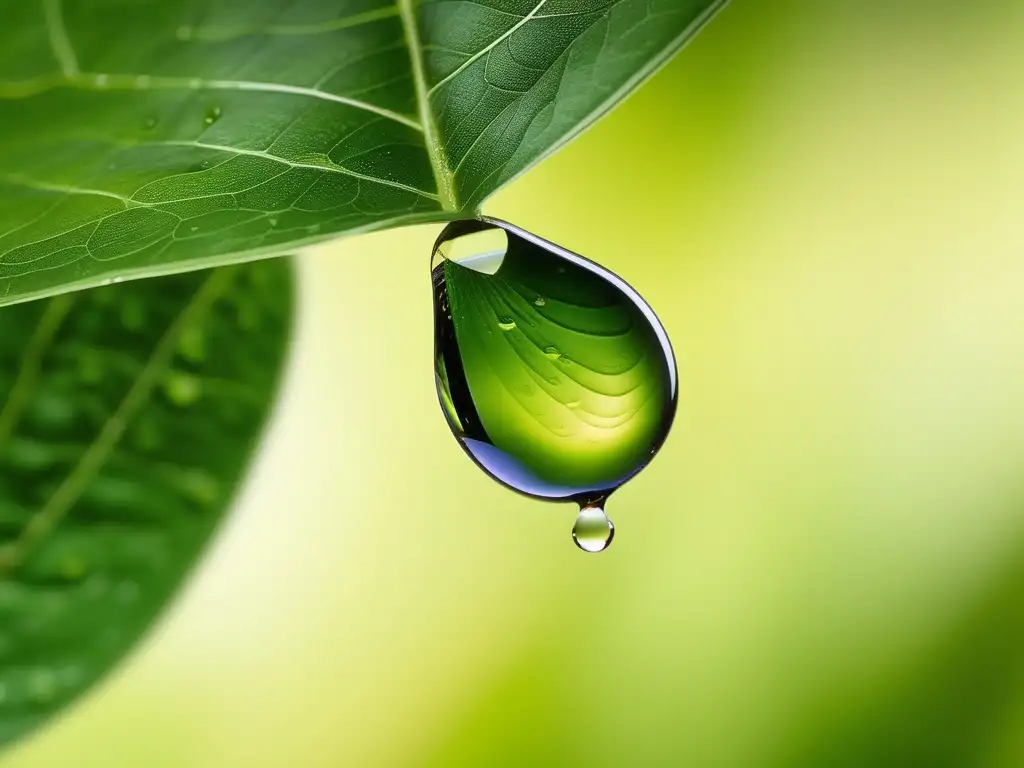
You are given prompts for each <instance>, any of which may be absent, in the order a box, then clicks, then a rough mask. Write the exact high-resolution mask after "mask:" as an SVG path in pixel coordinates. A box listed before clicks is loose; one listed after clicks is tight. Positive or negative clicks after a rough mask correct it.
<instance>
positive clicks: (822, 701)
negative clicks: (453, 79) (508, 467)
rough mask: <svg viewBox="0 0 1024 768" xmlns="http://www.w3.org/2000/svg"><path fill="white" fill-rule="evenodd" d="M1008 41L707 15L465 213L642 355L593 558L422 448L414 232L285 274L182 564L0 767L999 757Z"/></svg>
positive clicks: (1013, 501) (565, 532) (1015, 64)
mask: <svg viewBox="0 0 1024 768" xmlns="http://www.w3.org/2000/svg"><path fill="white" fill-rule="evenodd" d="M1022 39H1024V5H1022V4H1021V3H1019V2H1005V3H996V2H977V3H952V2H949V3H946V2H929V3H924V2H916V3H915V2H907V3H893V2H887V3H882V2H851V3H796V2H790V1H788V0H787V1H785V2H777V1H776V0H772V1H771V2H768V1H767V0H763V1H762V2H755V1H753V0H751V1H749V2H736V3H733V4H732V6H730V7H729V8H728V9H726V10H725V11H724V12H723V13H722V14H721V16H720V17H719V18H718V19H717V20H716V21H715V22H714V23H713V24H712V25H711V26H710V27H708V28H707V30H706V31H705V32H704V33H703V34H702V35H701V36H700V37H699V38H698V39H697V40H696V41H695V42H694V43H693V44H692V45H691V46H690V47H688V48H687V49H686V50H685V51H684V52H683V54H682V55H680V56H679V57H678V58H676V59H675V60H674V61H673V62H672V64H671V65H669V66H668V67H667V68H666V69H664V70H663V71H662V72H661V73H660V74H658V75H657V76H656V77H655V78H654V79H653V80H652V81H651V82H650V83H649V84H648V85H646V86H645V87H644V88H643V89H642V90H641V91H639V92H638V93H637V94H636V95H635V96H634V97H633V98H631V99H630V100H629V101H628V102H627V103H626V104H625V105H623V107H622V108H621V109H619V110H618V111H616V112H615V113H613V114H612V115H611V116H609V117H608V118H607V119H606V120H604V121H603V122H601V123H600V124H599V125H597V126H596V127H595V128H593V129H592V130H590V131H589V132H588V133H586V134H585V135H584V136H583V137H582V138H580V139H579V140H578V141H576V142H575V143H573V144H572V145H570V146H569V147H567V148H566V149H565V150H564V151H563V152H562V153H560V154H559V155H557V156H555V157H553V158H551V159H550V160H548V161H547V162H545V163H544V164H543V165H541V166H540V167H538V168H536V169H534V170H533V171H531V172H530V173H528V174H527V175H525V176H523V177H522V178H521V179H520V180H518V181H517V182H515V183H514V184H513V185H511V186H510V187H508V188H507V189H506V190H505V191H503V192H502V193H500V194H499V195H498V196H496V197H495V198H493V199H492V200H491V201H490V202H489V203H488V204H487V206H486V209H485V210H486V211H487V212H488V213H490V214H492V215H496V216H500V217H503V218H507V219H510V220H512V221H514V222H516V223H518V224H519V225H521V226H524V227H526V228H528V229H532V230H533V231H536V232H537V233H539V234H541V235H542V236H545V237H547V238H549V239H551V240H554V241H556V242H559V243H560V244H563V245H565V246H567V247H569V248H571V249H573V250H577V251H579V252H581V253H583V254H584V255H586V256H589V257H590V258H593V259H596V260H597V261H599V262H601V263H603V264H605V265H607V266H608V267H610V268H612V269H613V270H615V271H617V272H619V273H620V274H622V275H623V276H624V277H626V279H628V280H629V281H630V282H631V283H632V284H633V285H634V286H636V287H637V288H638V290H640V291H641V293H643V294H644V295H645V296H646V297H647V298H648V300H649V301H650V302H651V304H652V305H653V306H654V307H655V308H656V310H657V311H658V312H659V314H660V316H661V318H662V319H663V321H664V322H665V325H666V326H667V328H668V330H669V333H670V335H671V337H672V339H673V341H674V344H675V348H676V352H677V355H678V357H679V362H680V373H681V383H682V392H681V399H680V409H679V417H678V419H677V423H676V427H675V430H674V432H673V434H672V436H671V438H670V440H669V442H668V443H667V445H666V446H665V448H664V450H663V451H662V453H661V454H660V455H659V457H658V458H657V459H656V460H655V462H654V463H653V464H652V465H651V466H650V467H649V468H648V469H647V470H646V471H645V472H644V473H642V474H641V475H640V476H639V477H638V478H637V479H636V480H635V481H633V482H632V483H630V484H629V485H628V486H626V487H625V488H624V489H622V490H621V491H620V492H618V493H617V494H616V495H615V497H614V499H613V500H612V503H611V504H610V506H609V512H610V514H611V516H612V517H613V518H614V519H615V521H616V524H617V528H618V535H617V537H616V541H615V544H614V545H613V546H612V548H611V549H610V550H609V551H608V552H606V553H604V554H602V555H599V556H591V555H585V554H583V553H581V552H579V551H577V550H576V548H575V547H574V546H573V544H572V541H571V538H570V535H569V532H570V529H571V526H572V522H573V511H572V509H571V508H569V507H568V506H557V505H545V504H540V503H537V502H533V501H530V500H528V499H525V498H520V497H517V496H515V495H514V494H511V493H509V492H507V491H505V490H503V489H502V488H500V487H499V486H498V485H497V484H495V483H493V482H492V481H490V480H488V479H487V478H486V477H485V476H484V475H483V474H482V473H480V472H479V471H478V470H477V469H476V468H475V467H474V466H473V465H472V464H471V463H470V462H469V461H468V459H467V458H466V457H465V456H464V455H463V453H462V451H461V449H460V448H459V447H458V446H457V444H456V443H455V441H454V440H453V439H452V438H451V436H450V434H449V433H448V430H447V427H446V425H445V422H444V419H443V417H442V416H441V413H440V411H439V409H438V407H437V403H436V400H435V395H434V387H433V381H432V372H431V362H430V361H431V344H432V328H431V297H430V290H429V278H428V256H429V251H430V245H431V243H432V240H433V238H434V237H435V235H436V233H437V228H435V227H421V228H415V229H407V230H402V231H396V232H388V233H383V234H378V235H372V236H368V237H361V238H356V239H351V240H345V241H342V242H340V243H338V244H336V245H332V246H330V247H328V248H324V249H321V250H319V251H317V252H314V253H310V254H308V255H304V256H302V257H301V258H300V259H299V264H300V268H301V291H302V301H303V305H302V311H301V317H300V321H299V331H298V337H297V340H296V343H295V346H294V349H293V352H292V365H291V368H290V371H289V373H288V374H287V377H286V381H285V384H284V387H283V391H282V394H281V401H280V404H279V407H278V410H277V412H276V415H275V416H274V418H273V420H272V423H271V425H270V427H269V431H268V433H267V436H266V438H265V441H264V444H263V447H262V450H261V452H260V454H259V457H258V460H257V462H256V464H255V466H254V470H253V473H252V475H251V477H250V479H249V481H248V482H247V484H246V485H245V487H244V489H243V492H242V493H241V496H240V498H239V500H238V502H237V504H236V509H235V512H234V514H233V516H232V517H231V519H230V521H229V522H228V524H227V525H226V526H225V528H224V530H223V532H222V535H221V536H220V537H219V539H218V540H217V542H216V544H215V546H214V547H213V550H212V552H211V555H210V556H209V557H208V558H207V559H206V560H205V561H204V563H203V564H202V565H201V567H200V568H199V569H198V570H197V572H196V574H195V577H194V578H193V579H192V580H191V582H190V584H189V586H188V587H187V589H186V590H185V591H184V592H183V594H182V597H181V599H180V600H179V601H178V602H177V603H176V605H175V607H174V608H173V610H172V611H171V612H170V613H169V614H168V615H167V616H166V617H165V619H164V620H163V621H162V622H161V624H160V626H159V627H158V628H157V629H156V630H155V631H154V632H153V633H152V634H151V635H150V637H149V638H148V640H147V641H146V642H145V643H144V644H143V645H142V647H141V648H140V649H139V651H138V652H137V653H136V654H134V655H133V656H132V657H131V658H130V659H129V661H128V662H127V663H126V664H125V665H123V666H122V667H121V668H120V669H119V671H118V672H117V673H116V674H114V675H112V676H111V677H109V678H108V679H107V681H106V682H105V683H104V684H103V685H102V686H100V687H99V688H98V689H97V690H95V691H94V692H93V693H91V694H90V695H89V696H87V697H85V698H84V699H83V700H82V701H80V702H79V704H78V705H77V706H76V707H74V708H72V709H71V711H70V712H69V713H67V714H66V715H64V716H62V717H61V718H59V719H58V721H57V722H56V723H55V724H53V725H52V726H51V727H49V728H47V729H44V730H43V731H42V732H40V733H38V734H37V735H36V736H34V737H33V738H32V739H30V740H28V741H26V742H24V743H22V744H21V745H19V746H18V747H17V748H15V749H14V750H12V751H10V752H8V753H5V755H4V756H3V758H2V759H0V765H2V766H3V767H4V768H39V767H41V766H108V767H110V768H119V767H120V766H133V767H134V766H143V765H144V766H153V767H154V768H156V767H157V766H190V767H191V766H195V767H196V768H205V767H206V766H209V767H210V768H214V767H216V768H224V767H225V766H247V767H248V766H252V767H254V768H256V767H259V766H286V765H289V766H290V765H301V766H309V767H310V768H316V767H318V766H479V765H517V766H518V765H584V764H585V765H589V766H625V765H630V766H634V765H638V766H647V765H651V766H654V765H688V766H828V767H829V768H833V767H836V766H851V767H857V768H861V767H867V766H889V765H892V766H917V765H923V766H944V765H949V766H993V767H999V766H1008V767H1015V766H1020V765H1024V472H1022V466H1021V465H1022V457H1024V256H1022V253H1021V250H1022V248H1024V216H1022V207H1021V206H1022V203H1021V201H1022V200H1024V88H1022V81H1021V73H1022V72H1024V47H1022V46H1021V40H1022Z"/></svg>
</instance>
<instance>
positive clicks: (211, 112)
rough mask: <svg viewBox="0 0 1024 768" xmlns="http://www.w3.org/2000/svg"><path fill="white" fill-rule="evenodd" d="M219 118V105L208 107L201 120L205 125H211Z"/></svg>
mask: <svg viewBox="0 0 1024 768" xmlns="http://www.w3.org/2000/svg"><path fill="white" fill-rule="evenodd" d="M218 120H220V107H210V108H209V109H208V110H206V116H205V117H203V122H204V123H206V124H207V125H213V124H214V123H216V122H217V121H218Z"/></svg>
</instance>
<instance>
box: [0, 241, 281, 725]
mask: <svg viewBox="0 0 1024 768" xmlns="http://www.w3.org/2000/svg"><path fill="white" fill-rule="evenodd" d="M291 282H292V280H291V265H290V262H288V261H287V260H284V259H282V260H275V261H268V262H259V263H256V264H251V265H245V266H234V267H221V268H219V269H215V270H212V271H207V272H193V273H190V274H186V275H176V276H172V277H164V278H160V279H156V280H147V281H142V282H132V283H125V284H122V285H113V286H109V287H106V288H99V289H97V290H95V291H89V292H87V293H82V294H69V295H64V296H58V297H56V298H53V299H50V300H48V301H45V302H32V303H29V304H22V305H18V306H13V307H7V308H5V309H4V310H2V311H0V743H4V742H8V741H10V740H11V739H13V738H15V737H17V736H19V735H20V734H23V733H25V732H26V731H28V730H30V729H31V728H33V727H34V726H36V725H37V724H39V723H40V722H42V721H43V720H45V719H46V718H48V717H49V716H50V715H52V714H53V713H55V712H56V711H57V710H58V709H60V708H61V707H62V706H63V705H64V704H66V703H67V702H68V701H70V700H71V699H73V698H74V697H76V696H78V695H79V694H80V693H81V692H82V691H84V690H85V689H86V688H88V686H89V685H90V684H92V683H93V682H94V681H95V680H96V679H97V678H98V677H99V676H101V675H102V674H103V673H104V672H105V671H107V670H108V669H109V668H110V667H111V665H113V664H114V663H115V662H116V661H117V660H118V659H119V658H121V656H123V655H124V653H125V652H126V651H127V650H128V649H129V648H130V647H131V646H132V645H133V644H134V643H135V642H136V641H137V640H138V639H139V636H140V634H141V633H142V632H143V631H144V630H145V629H146V627H147V626H149V624H150V623H151V622H152V621H153V619H154V617H155V616H157V615H158V613H159V612H160V611H161V609H162V608H163V607H164V606H165V605H166V604H167V601H168V599H169V598H170V597H171V595H172V594H173V593H174V591H175V590H176V589H177V587H178V586H179V585H180V584H181V582H182V579H183V577H184V576H185V574H186V572H187V571H188V569H189V566H190V565H191V564H192V563H193V562H194V560H195V559H196V556H197V555H198V554H199V552H200V551H201V550H202V549H203V547H204V545H205V544H206V543H207V541H208V540H209V538H210V535H211V533H212V532H213V531H214V529H215V527H216V526H217V523H218V522H219V521H220V520H221V518H222V517H223V515H224V512H225V510H226V509H227V507H228V504H229V503H230V501H231V498H232V496H233V493H234V491H235V488H236V486H237V485H238V482H239V479H240V477H241V475H242V471H243V469H244V468H245V465H246V462H247V460H248V458H249V456H250V454H251V452H252V449H253V446H254V443H255V441H256V438H257V436H258V434H259V430H260V427H261V425H262V423H263V421H264V420H265V418H266V416H267V412H268V410H269V405H270V403H271V402H272V399H273V392H274V389H275V386H276V382H277V379H278V374H279V371H280V370H281V367H282V362H283V359H284V356H285V351H286V348H287V341H288V334H289V329H290V320H291V314H292V290H291Z"/></svg>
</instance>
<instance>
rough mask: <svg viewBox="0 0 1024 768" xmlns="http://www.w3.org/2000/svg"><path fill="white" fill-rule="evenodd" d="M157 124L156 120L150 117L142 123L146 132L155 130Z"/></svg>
mask: <svg viewBox="0 0 1024 768" xmlns="http://www.w3.org/2000/svg"><path fill="white" fill-rule="evenodd" d="M157 122H158V120H157V119H156V118H155V117H152V116H150V117H147V118H146V122H144V123H143V124H142V125H143V127H144V128H145V129H146V130H147V131H152V130H153V129H154V128H156V126H157Z"/></svg>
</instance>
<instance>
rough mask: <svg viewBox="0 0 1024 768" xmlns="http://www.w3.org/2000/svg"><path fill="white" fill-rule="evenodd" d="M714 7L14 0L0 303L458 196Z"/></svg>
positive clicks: (8, 25) (578, 116) (508, 1)
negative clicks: (15, 0)
mask: <svg viewBox="0 0 1024 768" xmlns="http://www.w3.org/2000/svg"><path fill="white" fill-rule="evenodd" d="M724 3H725V0H420V2H417V1H416V0H398V1H397V4H396V2H395V1H394V0H304V1H302V2H295V0H257V1H256V2H252V3H226V2H222V1H218V0H134V1H132V2H129V1H128V0H76V2H70V1H69V0H64V1H63V2H62V0H40V1H39V2H32V3H10V4H8V5H9V7H7V8H5V10H4V23H3V25H2V26H0V304H2V303H12V302H17V301H23V300H25V299H28V298H34V297H40V296H46V295H52V294H56V293H61V292H64V291H67V290H69V289H71V288H76V287H87V286H93V285H97V284H100V283H102V282H103V281H104V280H108V279H111V278H112V277H141V276H147V275H158V274H167V273H171V272H180V271H185V270H191V269H196V268H199V267H204V266H211V265H218V264H225V263H229V262H235V261H240V260H249V259H253V258H257V257H261V256H271V255H278V254H281V253H284V252H286V251H290V250H293V249H294V248H295V247H296V246H301V245H304V244H309V243H315V242H319V241H322V240H326V239H329V238H332V237H335V236H337V235H340V234H343V233H353V232H359V231H366V230H371V229H379V228H384V227H391V226H399V225H402V224H410V223H414V222H425V221H441V220H446V219H451V218H458V217H462V216H466V215H469V214H472V213H473V212H474V211H475V210H476V208H477V206H478V205H479V204H480V203H481V201H482V200H483V199H484V198H486V197H487V196H488V195H489V194H491V193H493V192H494V191H495V190H497V189H498V188H499V187H501V186H502V185H503V184H505V183H506V182H508V181H509V180H510V179H512V178H514V177H515V176H516V175H518V174H520V173H521V172H523V171H524V170H525V169H527V168H529V167H530V166H531V165H533V164H534V163H536V162H538V161H539V160H540V159H542V158H543V157H544V156H545V155H547V154H549V153H551V152H553V151H555V150H557V149H558V148H559V147H560V146H562V145H563V144H564V143H565V142H566V141H568V140H569V139H571V138H572V137H573V136H575V135H576V134H577V133H579V132H580V131H581V130H582V129H584V128H585V127H586V126H588V125H589V124H590V123H592V122H593V121H594V120H595V119H597V118H598V117H600V116H601V115H602V114H603V113H604V112H606V111H607V110H608V109H610V108H611V107H612V106H614V104H615V103H616V102H618V101H619V100H620V99H622V98H623V97H624V96H626V95H627V94H628V93H629V91H631V90H632V89H633V88H634V87H636V85H637V84H638V83H640V82H641V81H642V80H643V79H644V78H645V77H647V76H648V75H650V74H651V73H652V72H653V71H654V69H656V68H657V67H658V66H659V65H661V64H662V63H664V62H665V61H666V60H667V59H668V57H669V56H671V55H672V53H674V52H675V51H676V50H678V49H679V48H680V47H681V46H682V44H683V43H684V42H685V41H686V40H687V39H689V37H691V36H692V35H693V34H694V33H695V32H696V31H697V29H698V28H699V27H700V26H701V25H702V24H703V23H705V22H706V21H707V20H708V19H709V18H710V16H711V15H712V14H713V13H714V12H715V11H716V10H718V8H720V7H721V6H722V5H724Z"/></svg>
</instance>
